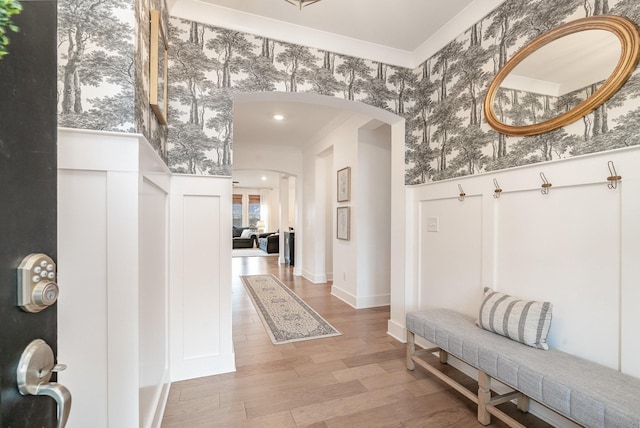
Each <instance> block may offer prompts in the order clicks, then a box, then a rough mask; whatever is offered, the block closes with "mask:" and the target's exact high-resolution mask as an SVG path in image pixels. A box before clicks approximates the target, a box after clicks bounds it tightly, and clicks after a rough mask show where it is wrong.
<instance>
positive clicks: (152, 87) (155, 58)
mask: <svg viewBox="0 0 640 428" xmlns="http://www.w3.org/2000/svg"><path fill="white" fill-rule="evenodd" d="M161 43H162V44H161ZM161 48H162V50H163V51H164V52H163V55H162V56H163V62H162V64H160V61H159V56H160V55H158V52H159V49H161ZM168 50H169V46H168V44H167V38H166V36H165V33H164V28H162V21H161V19H160V11H158V10H152V11H151V43H150V46H149V71H150V74H149V105H150V106H151V109H152V110H153V112H154V113H155V115H156V118H157V120H158V123H159V124H160V125H166V124H167V117H166V114H167V107H168V102H167V86H168V85H167V82H168V80H169V79H168V78H167V77H168V76H167V75H168V73H169V58H168V55H167V53H168ZM160 71H162V80H163V82H162V94H158V75H159V74H160ZM158 99H160V101H161V102H162V104H160V103H159V102H158Z"/></svg>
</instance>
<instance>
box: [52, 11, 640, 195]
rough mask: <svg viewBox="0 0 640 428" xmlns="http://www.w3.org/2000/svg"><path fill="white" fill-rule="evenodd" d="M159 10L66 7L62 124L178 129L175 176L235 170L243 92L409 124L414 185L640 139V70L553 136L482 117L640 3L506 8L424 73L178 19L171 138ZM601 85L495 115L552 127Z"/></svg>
mask: <svg viewBox="0 0 640 428" xmlns="http://www.w3.org/2000/svg"><path fill="white" fill-rule="evenodd" d="M162 3H163V2H162V1H160V0H151V1H150V2H149V3H141V2H134V1H132V0H86V1H84V0H61V1H60V2H59V8H58V10H59V12H58V13H59V25H58V27H59V36H58V38H59V40H58V42H59V52H60V53H59V67H58V69H59V75H58V82H59V96H58V99H59V124H60V125H61V126H68V127H74V128H85V129H96V130H109V131H125V132H142V133H143V134H144V135H145V136H146V137H147V139H149V140H150V141H151V143H152V144H153V145H154V147H155V148H156V150H158V152H159V153H160V155H161V156H164V150H163V147H164V146H163V142H164V141H165V140H166V139H167V132H168V142H169V156H168V163H169V166H170V167H171V169H172V170H173V171H176V172H182V173H189V174H213V175H230V174H231V167H232V162H233V117H232V115H233V113H232V107H233V98H234V96H235V94H237V93H241V92H256V91H283V92H286V91H289V92H305V93H313V94H319V95H327V96H335V97H340V98H344V99H346V100H352V101H356V102H363V103H366V104H369V105H372V106H375V107H378V108H381V109H384V110H387V111H390V112H393V113H395V114H398V115H400V116H401V117H403V118H405V120H406V126H405V129H406V138H405V165H406V169H405V171H406V175H405V182H406V183H408V184H418V183H426V182H428V181H431V180H441V179H446V178H451V177H458V176H462V175H468V174H478V173H482V172H486V171H492V170H498V169H503V168H509V167H513V166H517V165H524V164H529V163H533V162H541V161H546V160H553V159H559V158H563V157H569V156H575V155H579V154H585V153H592V152H596V151H602V150H609V149H614V148H620V147H626V146H629V145H634V144H638V138H637V135H638V132H637V131H638V129H640V125H639V124H638V121H639V120H640V74H639V73H637V72H636V73H634V74H633V75H632V76H631V78H630V79H629V80H628V82H627V83H626V84H625V85H624V86H623V87H622V88H621V89H620V91H618V93H616V94H615V95H614V96H613V97H612V98H611V99H610V100H608V101H607V102H606V103H605V104H603V105H602V106H601V107H599V108H598V109H596V110H595V111H594V112H592V113H590V114H589V115H587V116H585V117H584V118H583V119H582V120H580V121H577V122H576V123H574V124H571V125H569V126H567V127H565V128H563V129H560V130H557V131H554V132H552V133H547V134H544V135H539V136H535V137H509V136H506V135H503V134H500V133H497V132H495V131H494V130H492V129H491V128H490V127H489V126H488V125H487V124H486V122H485V121H484V112H483V111H482V108H483V104H482V100H483V99H484V96H485V93H486V91H487V86H488V85H489V82H490V81H491V79H492V78H493V76H494V75H495V74H496V73H497V71H498V70H499V69H500V68H501V67H503V66H504V64H505V63H506V61H507V60H508V59H509V58H510V57H511V56H512V55H513V54H514V53H515V52H517V51H518V49H520V48H521V47H522V46H524V45H525V44H526V43H528V42H529V41H531V40H532V39H533V38H535V37H537V36H539V35H540V34H542V33H544V32H546V31H548V30H549V29H551V28H554V27H556V26H557V25H560V24H561V23H563V22H567V21H571V20H575V19H577V18H581V17H585V16H593V15H602V14H618V15H621V16H626V17H628V18H630V19H631V20H633V21H635V22H636V23H640V2H638V1H637V0H566V1H562V2H557V1H556V0H533V1H528V2H522V1H520V0H507V1H505V2H504V3H503V4H502V5H501V6H500V7H498V8H497V9H496V10H494V11H493V12H492V13H491V14H489V15H488V16H486V17H485V18H484V19H482V20H481V21H479V22H477V23H475V24H474V25H472V26H471V27H470V28H469V29H468V30H467V31H465V32H464V33H463V34H461V35H460V36H459V37H458V38H456V39H455V40H453V41H451V42H450V43H449V44H447V46H445V47H444V48H443V49H442V50H441V51H440V52H438V53H436V54H435V55H434V56H433V57H432V58H429V59H427V60H426V61H425V62H424V63H423V64H421V65H420V66H419V67H417V68H416V69H415V70H409V69H405V68H402V67H395V66H392V65H388V64H384V63H381V62H374V61H370V60H366V59H362V58H356V57H350V56H345V55H340V54H337V53H334V52H330V51H324V50H317V49H314V48H309V47H304V46H299V45H295V44H291V43H284V42H280V41H276V40H271V39H269V38H265V37H260V36H254V35H250V34H245V33H240V32H238V31H233V30H228V29H222V28H215V27H211V26H207V25H203V24H200V23H197V22H190V21H184V20H180V19H176V18H171V19H170V20H169V22H168V24H169V25H168V26H167V27H168V28H167V32H166V33H167V34H168V37H169V56H170V71H169V91H168V98H169V102H170V104H169V111H168V118H169V124H170V126H169V129H168V131H167V129H166V128H164V127H161V126H158V125H157V123H156V122H154V120H153V119H152V116H151V115H150V110H149V108H148V101H147V98H148V92H147V90H148V88H147V86H148V82H147V80H148V48H149V46H148V44H149V43H148V28H147V27H148V22H147V16H148V8H149V7H154V8H160V9H163V7H161V6H162V5H161V4H162ZM134 6H135V11H134V10H133V9H134ZM163 16H165V20H166V13H165V14H164V15H163ZM134 34H135V35H137V38H135V36H134ZM134 45H135V46H134ZM597 87H598V86H597V84H594V85H590V86H588V87H585V88H581V89H579V90H576V91H573V92H571V93H568V94H564V95H561V96H559V97H558V96H555V97H554V96H549V95H543V94H534V93H526V92H522V91H516V90H505V91H500V92H499V93H498V96H497V98H496V105H495V110H496V114H497V116H498V118H499V119H500V120H501V121H503V122H512V123H516V124H520V123H525V121H531V120H544V119H545V118H548V117H551V116H553V115H555V114H557V113H558V112H563V111H567V110H568V109H570V108H572V107H573V106H575V105H576V104H578V103H579V102H580V101H581V100H583V99H584V98H585V97H587V96H589V95H590V94H591V93H593V92H594V91H595V90H597Z"/></svg>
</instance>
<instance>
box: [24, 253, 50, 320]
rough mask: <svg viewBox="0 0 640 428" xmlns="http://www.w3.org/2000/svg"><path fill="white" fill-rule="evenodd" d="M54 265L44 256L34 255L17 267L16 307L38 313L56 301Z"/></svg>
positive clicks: (26, 258) (30, 255)
mask: <svg viewBox="0 0 640 428" xmlns="http://www.w3.org/2000/svg"><path fill="white" fill-rule="evenodd" d="M56 275H57V273H56V264H55V263H54V262H53V260H51V257H49V256H47V255H46V254H40V253H34V254H29V255H28V256H27V257H25V258H24V259H23V260H22V262H21V263H20V266H18V306H20V307H21V308H22V309H23V310H24V311H26V312H33V313H35V312H40V311H41V310H43V309H45V308H47V307H49V306H51V305H53V304H54V303H55V302H56V301H57V300H58V284H56Z"/></svg>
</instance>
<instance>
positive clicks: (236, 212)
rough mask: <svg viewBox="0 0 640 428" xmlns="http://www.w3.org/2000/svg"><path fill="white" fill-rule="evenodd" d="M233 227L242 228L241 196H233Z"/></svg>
mask: <svg viewBox="0 0 640 428" xmlns="http://www.w3.org/2000/svg"><path fill="white" fill-rule="evenodd" d="M233 225H234V226H236V227H242V195H236V194H234V195H233Z"/></svg>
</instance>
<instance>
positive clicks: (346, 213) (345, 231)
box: [336, 207, 351, 241]
mask: <svg viewBox="0 0 640 428" xmlns="http://www.w3.org/2000/svg"><path fill="white" fill-rule="evenodd" d="M350 224H351V208H350V207H338V208H337V210H336V237H337V238H338V239H342V240H345V241H348V240H349V235H350V232H351V231H350V229H351V227H350Z"/></svg>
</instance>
